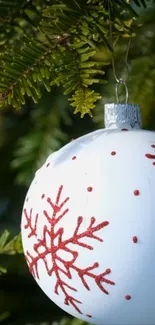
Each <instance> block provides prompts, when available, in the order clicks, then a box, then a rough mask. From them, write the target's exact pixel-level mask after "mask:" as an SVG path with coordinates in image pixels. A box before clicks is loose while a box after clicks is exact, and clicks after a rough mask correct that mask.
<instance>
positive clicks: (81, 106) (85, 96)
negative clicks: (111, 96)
mask: <svg viewBox="0 0 155 325" xmlns="http://www.w3.org/2000/svg"><path fill="white" fill-rule="evenodd" d="M98 99H101V96H100V94H99V93H94V90H90V89H88V88H84V87H83V88H79V89H78V90H76V92H75V94H74V95H73V96H72V98H71V99H70V101H72V103H71V106H73V107H76V109H75V112H74V113H75V114H76V113H78V112H80V113H81V117H83V116H84V115H85V114H89V115H90V116H91V117H92V116H93V115H92V113H91V111H90V109H93V108H94V107H95V104H94V103H95V102H96V101H97V100H98Z"/></svg>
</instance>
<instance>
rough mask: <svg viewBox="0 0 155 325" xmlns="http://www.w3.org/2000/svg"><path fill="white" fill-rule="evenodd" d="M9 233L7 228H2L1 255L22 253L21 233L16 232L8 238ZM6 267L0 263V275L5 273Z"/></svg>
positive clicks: (0, 239)
mask: <svg viewBox="0 0 155 325" xmlns="http://www.w3.org/2000/svg"><path fill="white" fill-rule="evenodd" d="M10 237H11V234H10V233H9V231H8V230H4V232H3V233H2V235H1V236H0V254H1V255H2V254H3V255H15V254H22V253H23V249H22V242H21V234H18V235H17V236H15V237H14V238H12V239H10ZM6 272H7V269H6V268H5V267H3V266H1V265H0V275H1V274H5V273H6Z"/></svg>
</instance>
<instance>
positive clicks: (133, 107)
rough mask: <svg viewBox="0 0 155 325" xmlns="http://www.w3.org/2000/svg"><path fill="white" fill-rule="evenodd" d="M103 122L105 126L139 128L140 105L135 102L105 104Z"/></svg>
mask: <svg viewBox="0 0 155 325" xmlns="http://www.w3.org/2000/svg"><path fill="white" fill-rule="evenodd" d="M104 123H105V127H106V128H120V129H122V128H128V129H140V128H141V126H142V120H141V113H140V107H139V106H138V105H137V104H116V103H109V104H105V105H104Z"/></svg>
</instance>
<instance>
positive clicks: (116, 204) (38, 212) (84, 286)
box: [21, 104, 155, 325]
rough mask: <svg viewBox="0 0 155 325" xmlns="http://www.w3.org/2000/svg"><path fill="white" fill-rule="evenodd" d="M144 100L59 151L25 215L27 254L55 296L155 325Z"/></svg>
mask: <svg viewBox="0 0 155 325" xmlns="http://www.w3.org/2000/svg"><path fill="white" fill-rule="evenodd" d="M140 123H141V121H140V113H139V108H138V107H137V106H136V105H127V104H126V105H122V104H116V105H115V104H108V105H106V107H105V126H106V128H105V129H102V130H97V131H95V132H92V133H90V134H88V135H86V136H83V137H81V138H79V139H77V140H74V141H72V142H71V143H69V144H68V145H66V146H65V147H63V148H62V149H60V150H59V151H57V152H56V153H54V154H52V155H50V156H49V157H48V159H47V161H46V163H45V164H44V165H43V166H42V168H40V169H39V170H38V171H37V173H36V175H35V178H34V180H33V182H32V184H31V186H30V188H29V191H28V193H27V197H26V199H25V203H24V208H23V214H22V224H21V231H22V241H23V248H24V254H25V257H26V260H27V263H28V266H29V269H30V272H31V273H32V275H33V276H34V278H35V280H36V282H37V283H38V285H39V286H40V287H41V289H42V290H43V291H44V292H45V294H46V295H47V296H48V297H49V298H50V299H51V300H52V301H53V302H54V303H56V304H57V305H58V306H59V307H61V308H62V309H64V310H65V311H66V312H68V313H69V314H71V315H73V316H75V317H77V318H81V319H83V320H86V321H88V322H92V323H94V324H105V325H129V324H130V325H144V324H145V325H146V324H148V325H154V324H155V132H151V131H145V130H141V129H140Z"/></svg>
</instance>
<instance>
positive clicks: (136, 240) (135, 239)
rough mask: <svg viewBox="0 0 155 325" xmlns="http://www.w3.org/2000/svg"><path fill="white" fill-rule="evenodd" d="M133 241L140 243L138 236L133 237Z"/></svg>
mask: <svg viewBox="0 0 155 325" xmlns="http://www.w3.org/2000/svg"><path fill="white" fill-rule="evenodd" d="M132 240H133V242H134V243H135V244H136V243H137V242H138V238H137V236H133V238H132Z"/></svg>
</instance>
